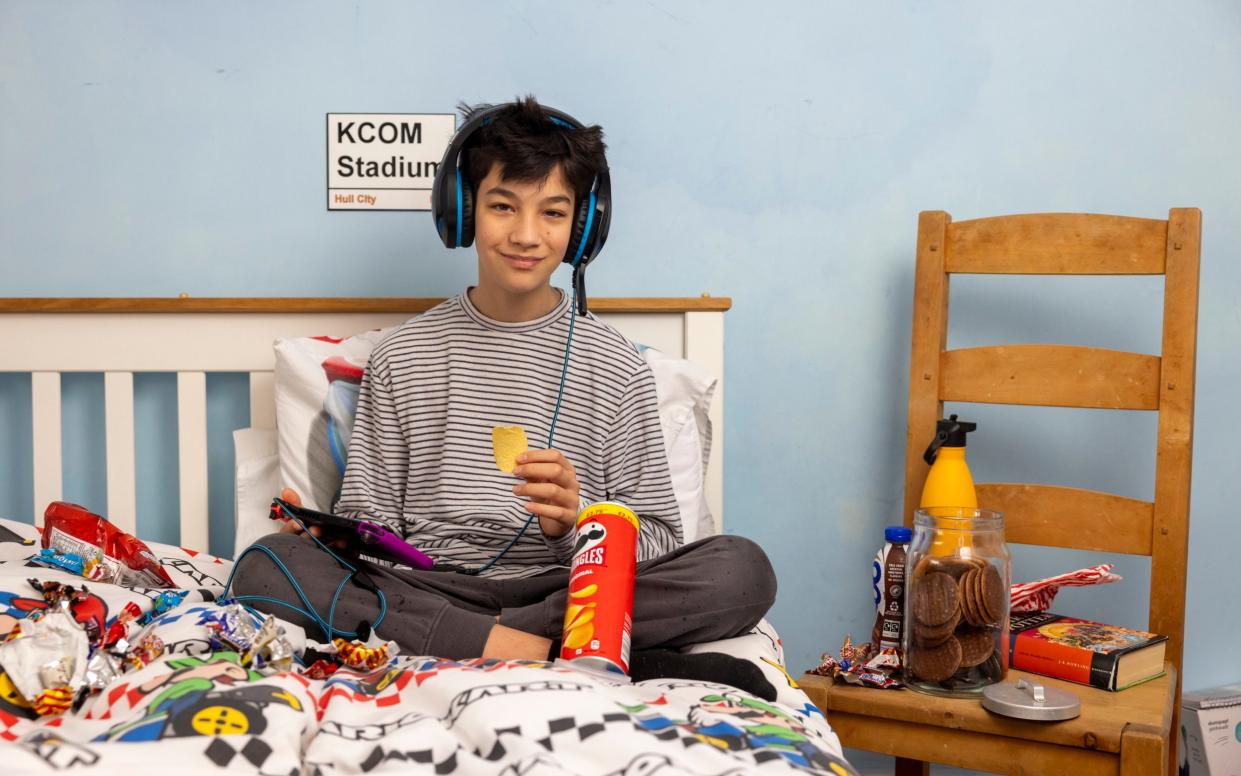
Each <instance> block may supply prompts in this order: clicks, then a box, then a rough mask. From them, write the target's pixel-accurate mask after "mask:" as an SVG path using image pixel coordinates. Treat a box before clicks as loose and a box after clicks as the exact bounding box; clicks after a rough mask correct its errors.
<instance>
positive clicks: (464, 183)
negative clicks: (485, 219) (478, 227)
mask: <svg viewBox="0 0 1241 776" xmlns="http://www.w3.org/2000/svg"><path fill="white" fill-rule="evenodd" d="M457 218H459V219H461V244H460V245H458V246H457V247H458V248H468V247H470V246H471V245H473V244H474V187H473V186H471V185H470V182H469V181H468V180H466V179H465V176H464V175H462V176H461V212H460V213H458V214H457Z"/></svg>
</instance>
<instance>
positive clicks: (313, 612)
mask: <svg viewBox="0 0 1241 776" xmlns="http://www.w3.org/2000/svg"><path fill="white" fill-rule="evenodd" d="M576 268H577V264H576V262H575V263H574V269H576ZM576 309H577V288H576V284H575V286H574V289H573V296H572V299H571V300H570V302H569V335H568V337H566V338H565V343H564V361H563V363H562V364H561V366H560V387H559V388H558V389H557V391H556V408H555V410H554V411H553V412H552V422H551V427H550V428H549V429H548V432H547V448H548V449H549V450H550V449H551V447H552V442H553V441H554V440H555V439H556V422H557V421H558V420H559V419H560V405H561V403H562V402H563V401H564V387H565V382H566V380H567V379H568V375H569V348H570V346H571V345H572V344H573V325H574V323H575V322H576V320H577V314H576ZM290 517H292V518H293V519H294V520H296V521H297V523H298V525H300V526H301V527H302V530H303V531H305V532H306V535H307V536H309V537H310V538H311V539H312V540H313V541H314V543H315V544H317V545H319V547H320V548H322V549H323V551H324V552H326V553H327V554H328V555H330V556H331V557H332V559H333V560H335V561H336V562H337V563H338V564H340V565H341V566H343V567H344V568H345V569H347V570H348V571H349V573H348V574H346V575H345V577H344V579H342V580H341V581H340V584H339V585H337V586H336V592H335V593H334V594H333V595H332V603H331V605H330V606H329V608H328V616H327V619H326V620H324V619H323V618H322V617H321V616H320V615H319V612H318V610H317V609H315V605H314V604H313V603H311V601H310V597H309V596H308V595H306V591H304V590H303V589H302V586H301V585H300V584H298V582H297V578H296V577H294V576H293V572H291V571H289V567H288V566H286V565H285V564H284V562H283V561H281V560H280V558H279V557H278V556H277V555H276V553H274V552H272V551H271V549H270V548H268V547H265V546H263V545H261V544H251V545H250V546H249V547H247V548H246V549H245V550H243V551H242V553H241V555H239V556H238V557H237V560H236V561H234V562H233V570H232V571H231V572H230V573H229V575H228V581H227V582H225V583H224V591H225V593H226V594H227V592H228V591H229V590H231V589H232V588H233V578H234V577H235V576H236V575H237V568H238V567H239V566H240V565H241V561H242V559H243V558H245V557H246V556H247V555H249V554H250V553H252V552H261V553H263V554H264V555H266V556H267V557H269V558H271V560H272V562H273V563H275V564H276V567H277V568H278V569H280V572H281V573H282V574H284V576H285V578H286V579H287V580H289V584H290V585H292V586H293V591H294V592H295V593H297V597H298V598H299V599H301V602H302V603H303V604H305V606H306V608H305V609H303V608H301V607H300V606H295V605H293V604H291V603H289V602H287V601H281V600H280V599H278V598H272V597H271V596H264V595H239V596H233V598H234V600H236V601H238V602H240V603H242V605H243V606H245V607H246V609H248V610H249V611H251V612H252V613H255V614H256V615H257V614H258V613H257V612H255V611H254V609H253V608H252V607H250V606H248V605H246V604H245V602H246V601H263V602H265V603H269V604H276V605H278V606H283V607H285V608H286V609H292V610H293V611H295V612H297V613H299V614H301V615H302V616H304V617H306V618H307V619H309V620H310V621H312V622H313V623H315V625H317V626H319V629H320V630H321V631H323V633H324V635H325V636H326V638H327V640H328V642H329V643H330V642H331V641H332V638H333V634H339V635H341V636H345V637H348V638H356V637H357V635H358V634H357V632H356V631H346V630H342V629H340V628H336V627H334V626H333V624H332V623H333V622H334V620H335V617H336V603H337V601H338V600H339V599H340V594H341V592H342V591H344V589H345V585H347V584H348V583H349V581H350V580H351V579H353V578H354V577H355V576H356V575H358V574H360V573H364V572H361V571H359V570H358V568H357V567H355V566H354V565H352V564H351V563H349V562H348V561H346V560H345V559H344V558H341V557H340V556H339V555H337V554H336V553H334V552H332V550H331V548H330V547H328V546H327V545H326V544H324V543H323V542H322V541H320V540H319V538H318V537H317V536H315V535H314V534H312V533H310V531H309V530H308V529H307V528H306V524H305V523H303V522H302V521H301V520H300V519H298V518H297V517H296V516H293V515H290ZM535 517H537V515H535V514H534V513H533V512H531V513H530V515H529V517H527V518H526V522H524V523H522V526H521V528H520V529H518V531H517V534H516V535H515V536H513V538H512V540H511V541H509V543H508V545H506V546H505V547H504V549H502V550H500V552H499V553H497V554H496V556H495V557H494V558H492V559H491V560H489V561H487V563H485V564H484V565H482V566H480V567H478V568H476V569H463V570H462V571H463V573H465V574H481V573H482V572H484V571H486V570H487V569H489V568H491V567H492V566H494V565H495V564H496V563H497V562H499V560H500V559H501V558H503V557H504V555H505V554H506V553H507V552H508V551H509V550H511V549H512V548H513V546H514V545H516V544H517V542H518V541H519V540H520V539H521V537H522V536H523V535H525V533H526V529H527V528H529V527H530V524H531V523H532V522H534V518H535ZM372 588H373V589H374V592H375V594H376V595H377V596H378V597H379V617H378V618H376V620H375V621H374V622H373V623H371V627H372V628H377V627H379V623H381V622H382V621H383V618H384V617H385V616H386V615H387V614H388V599H387V596H385V595H384V592H383V590H380V589H379V588H378V587H377V586H373V585H372Z"/></svg>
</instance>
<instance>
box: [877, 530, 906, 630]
mask: <svg viewBox="0 0 1241 776" xmlns="http://www.w3.org/2000/svg"><path fill="white" fill-rule="evenodd" d="M883 538H884V541H885V542H886V543H885V544H884V545H883V549H881V550H879V552H878V554H876V555H875V562H874V564H873V565H872V567H871V577H872V581H873V583H874V588H873V589H874V594H875V627H874V629H873V630H872V631H871V636H870V643H872V644H874V645H875V649H877V650H878V649H883V648H885V647H895V648H896V649H900V647H901V626H902V623H903V622H904V619H905V556H906V551H907V550H908V547H909V541H910V540H911V539H912V538H913V531H912V530H910V529H908V528H906V527H905V526H903V525H892V526H888V527H887V528H885V529H884V531H883Z"/></svg>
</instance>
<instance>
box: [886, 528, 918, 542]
mask: <svg viewBox="0 0 1241 776" xmlns="http://www.w3.org/2000/svg"><path fill="white" fill-rule="evenodd" d="M913 538H914V532H913V530H912V529H909V528H906V527H905V526H903V525H890V526H888V527H887V528H885V529H883V540H884V541H885V542H892V543H894V544H899V543H902V542H908V541H912V540H913Z"/></svg>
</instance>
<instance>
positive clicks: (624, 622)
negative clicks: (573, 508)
mask: <svg viewBox="0 0 1241 776" xmlns="http://www.w3.org/2000/svg"><path fill="white" fill-rule="evenodd" d="M637 565H638V516H637V515H635V514H634V513H633V512H632V511H631V510H630V509H628V508H627V507H625V506H624V505H622V504H617V503H615V502H611V501H602V502H599V503H597V504H591V505H590V506H588V507H586V508H585V509H583V510H582V512H581V514H579V515H578V516H577V543H576V544H575V545H574V547H573V566H572V567H571V569H570V571H569V599H568V604H567V605H566V606H565V613H564V636H563V638H562V639H561V642H560V645H561V646H560V658H561V659H562V660H568V661H572V662H573V664H574V665H575V666H582V667H585V668H588V669H593V670H597V671H604V672H607V673H611V674H621V675H625V676H628V674H629V644H630V632H631V631H632V630H633V580H634V572H635V571H636V569H637Z"/></svg>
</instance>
